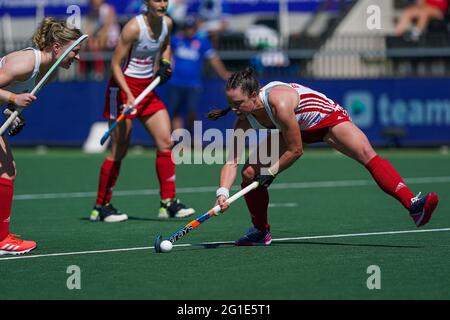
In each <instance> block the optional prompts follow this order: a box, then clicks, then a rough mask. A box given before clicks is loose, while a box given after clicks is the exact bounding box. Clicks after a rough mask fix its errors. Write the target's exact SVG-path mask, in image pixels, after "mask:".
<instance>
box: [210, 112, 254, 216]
mask: <svg viewBox="0 0 450 320" xmlns="http://www.w3.org/2000/svg"><path fill="white" fill-rule="evenodd" d="M248 129H250V123H249V122H248V120H247V119H246V118H244V119H237V120H236V122H235V124H234V132H235V133H236V132H239V131H244V132H245V131H247V130H248ZM235 142H236V140H235V139H232V140H231V144H232V146H231V148H230V150H233V152H230V154H229V155H228V159H227V162H226V163H225V164H224V165H223V167H222V170H221V172H220V188H225V189H227V190H230V189H231V187H232V186H233V183H234V181H235V180H236V176H237V170H238V167H239V159H240V157H241V155H242V152H243V151H244V147H245V146H244V145H240V144H237V143H235ZM239 147H240V148H239ZM226 200H227V197H226V196H219V197H217V201H216V204H218V205H220V208H221V211H222V212H223V211H224V210H226V209H227V208H228V204H226V203H225V201H226Z"/></svg>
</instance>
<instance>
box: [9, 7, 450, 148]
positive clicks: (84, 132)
mask: <svg viewBox="0 0 450 320" xmlns="http://www.w3.org/2000/svg"><path fill="white" fill-rule="evenodd" d="M107 2H109V3H111V4H113V5H114V6H115V7H116V9H117V12H118V14H119V18H120V22H121V25H123V24H124V23H125V22H126V21H127V20H128V19H129V18H130V17H131V16H132V15H133V14H135V13H136V12H138V8H139V5H140V4H141V2H140V1H118V0H115V1H111V0H110V1H107ZM88 3H89V1H87V0H73V1H62V0H60V1H56V0H54V1H37V0H36V1H14V0H12V1H3V2H0V19H1V28H2V32H1V34H0V55H3V54H5V53H6V52H9V51H11V50H14V49H19V48H22V47H24V46H25V45H27V44H29V39H30V37H31V33H32V30H34V28H35V26H36V23H37V21H39V20H40V19H41V17H42V16H44V15H56V16H59V17H61V18H64V17H66V18H67V16H68V14H67V8H68V6H69V4H70V5H78V6H79V7H80V8H81V13H82V19H84V15H85V13H86V11H87V6H88ZM187 3H188V11H189V12H196V10H197V9H198V5H199V1H198V0H195V1H194V0H189V1H187ZM223 4H224V6H223V10H224V12H225V13H227V17H228V19H229V21H230V24H229V25H230V27H229V28H228V30H227V31H226V32H224V33H223V34H221V36H220V40H219V42H218V48H217V49H218V51H219V54H220V56H221V58H222V59H223V60H224V62H225V64H226V66H227V67H228V68H229V69H230V70H232V71H233V70H238V69H239V68H242V67H244V66H246V65H252V66H254V67H255V68H256V69H257V70H258V73H259V75H260V79H261V82H262V83H263V84H264V83H267V82H269V81H272V80H281V81H286V82H300V83H304V84H306V85H308V86H311V87H312V88H314V89H316V90H319V91H321V92H324V93H325V94H327V95H328V96H329V97H330V98H332V99H334V100H336V101H338V102H339V103H340V104H341V105H343V106H344V107H345V108H347V109H348V110H349V112H350V114H351V116H352V118H353V120H354V121H355V122H356V123H357V124H358V125H359V126H360V127H361V128H362V129H363V130H364V131H365V132H366V134H368V136H369V139H370V140H371V141H372V142H373V143H374V144H375V145H378V146H387V145H389V146H391V145H395V146H445V145H448V144H449V142H450V97H449V94H448V87H449V85H450V78H449V74H450V68H449V63H448V56H449V55H450V45H449V42H450V41H449V31H448V29H447V26H448V21H445V22H433V23H432V25H431V26H430V28H429V32H428V33H427V34H426V35H425V36H424V37H423V38H422V39H421V40H420V41H419V42H417V43H411V42H407V41H404V40H403V39H401V38H397V37H393V36H392V33H393V26H394V21H395V18H396V17H398V15H399V14H400V12H401V10H403V8H404V6H405V5H406V4H408V1H406V0H405V1H401V0H396V1H394V0H379V1H367V0H359V1H351V0H302V1H287V2H286V1H281V2H278V1H263V0H262V1H250V0H239V1H237V0H235V1H231V0H230V1H223ZM283 4H286V6H285V7H283ZM373 5H375V6H377V7H378V8H380V13H381V15H380V19H381V20H380V26H379V27H380V28H378V27H375V28H372V30H371V28H370V27H368V20H369V19H370V17H371V14H372V12H371V11H370V9H369V7H370V6H373ZM368 10H369V11H368ZM261 26H264V27H263V28H265V29H258V27H261ZM261 30H262V31H261ZM111 54H112V53H111V52H104V53H103V57H104V59H105V65H106V67H107V68H106V70H107V74H105V77H104V79H102V80H100V81H99V80H96V79H90V78H89V77H88V78H86V77H81V76H80V73H79V70H77V68H72V69H71V70H69V71H67V72H66V71H64V72H60V74H59V81H57V82H56V83H52V84H50V85H48V87H46V89H45V90H43V91H42V92H41V93H40V94H39V100H38V102H37V103H36V106H35V107H33V108H30V110H27V112H26V118H27V123H28V124H27V129H26V130H24V131H23V133H21V134H20V135H18V136H17V137H14V138H12V139H11V142H12V144H13V145H20V146H34V145H45V146H73V147H81V146H82V145H83V144H85V142H86V140H87V138H88V136H89V133H90V130H91V128H92V126H93V124H94V123H96V122H103V121H104V119H102V117H101V112H102V108H103V103H104V91H105V87H106V81H107V79H108V76H109V59H110V57H111ZM81 57H82V59H83V60H86V61H88V60H89V59H92V57H93V56H92V54H91V53H90V52H84V53H82V55H81ZM204 73H205V80H206V81H205V83H204V91H203V93H204V94H203V96H202V100H201V103H200V105H199V106H198V108H199V112H198V114H199V118H200V119H199V120H206V119H205V118H204V114H205V113H206V112H207V111H208V110H210V109H212V108H214V107H222V106H224V105H225V97H224V94H222V93H223V86H224V83H223V81H221V80H219V79H218V78H217V77H216V76H215V75H214V74H213V72H212V70H211V69H210V68H209V67H208V66H205V70H204ZM157 91H158V92H159V94H160V95H161V97H162V98H163V100H166V98H167V97H166V92H165V91H166V90H165V87H164V86H162V87H161V88H158V90H157ZM169 109H170V106H169ZM232 121H233V116H232V115H230V116H228V117H227V120H226V121H220V122H215V123H211V122H209V121H203V124H202V125H203V128H204V129H207V128H209V127H218V128H219V129H221V130H224V129H225V128H227V127H230V125H231V124H232ZM44 122H45V123H46V125H45V126H43V125H42V123H44ZM133 144H134V145H144V146H151V145H153V142H152V141H151V139H150V138H149V137H148V136H147V134H146V133H145V132H144V130H143V129H142V128H140V127H139V126H137V127H136V130H135V132H134V138H133Z"/></svg>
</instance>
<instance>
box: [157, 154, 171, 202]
mask: <svg viewBox="0 0 450 320" xmlns="http://www.w3.org/2000/svg"><path fill="white" fill-rule="evenodd" d="M156 173H157V174H158V180H159V190H160V191H159V193H160V195H161V199H172V198H174V197H175V163H174V162H173V161H172V151H157V152H156Z"/></svg>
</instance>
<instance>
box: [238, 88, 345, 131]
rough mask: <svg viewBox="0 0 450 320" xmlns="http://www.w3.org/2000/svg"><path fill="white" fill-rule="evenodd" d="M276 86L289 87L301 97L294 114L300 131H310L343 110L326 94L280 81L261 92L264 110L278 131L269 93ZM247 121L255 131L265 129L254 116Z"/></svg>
mask: <svg viewBox="0 0 450 320" xmlns="http://www.w3.org/2000/svg"><path fill="white" fill-rule="evenodd" d="M275 86H288V87H290V88H292V89H294V90H295V91H297V93H298V95H299V103H298V105H297V106H296V107H295V109H294V112H295V117H296V118H297V122H298V124H299V126H300V130H305V129H309V128H311V127H313V126H315V125H317V124H318V123H319V122H321V121H322V120H323V119H325V118H326V117H328V116H329V115H330V114H331V113H333V112H335V111H339V110H343V108H342V107H341V106H340V105H338V104H337V103H336V102H334V101H333V100H331V99H328V98H327V97H326V96H325V95H324V94H322V93H320V92H317V91H314V90H312V89H310V88H308V87H305V86H302V85H300V84H297V83H284V82H280V81H274V82H270V83H269V84H267V85H266V86H264V87H263V88H262V89H261V90H260V92H259V97H260V98H261V100H262V102H263V105H264V108H265V110H266V112H267V114H268V115H269V118H270V119H271V120H272V122H273V123H274V125H275V126H276V127H277V128H278V129H279V125H278V124H277V123H276V121H275V120H274V118H273V114H272V108H271V107H270V104H269V93H270V91H271V90H272V89H273V87H275ZM247 119H248V121H249V122H250V125H251V126H252V127H253V128H254V129H264V128H265V127H264V126H262V125H261V124H260V123H259V122H258V121H257V120H256V118H255V117H254V116H253V115H251V114H249V115H248V116H247Z"/></svg>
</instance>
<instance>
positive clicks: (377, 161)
mask: <svg viewBox="0 0 450 320" xmlns="http://www.w3.org/2000/svg"><path fill="white" fill-rule="evenodd" d="M366 168H367V169H368V170H369V172H370V173H371V174H372V177H373V178H374V180H375V182H376V183H377V184H378V186H379V187H380V188H381V189H382V190H383V191H384V192H386V193H387V194H389V195H391V196H393V197H394V198H396V199H397V200H398V201H400V202H401V203H402V205H403V206H404V207H405V208H406V209H408V210H409V209H410V207H411V199H412V198H413V197H414V194H413V193H412V192H411V190H409V188H408V187H407V186H406V184H405V181H404V180H403V178H402V177H401V176H400V174H399V173H398V172H397V170H395V168H394V167H393V166H392V165H391V163H390V162H389V161H388V160H385V159H383V158H381V157H380V156H378V155H377V156H375V157H373V158H372V159H371V160H370V161H369V162H368V163H367V164H366Z"/></svg>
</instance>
